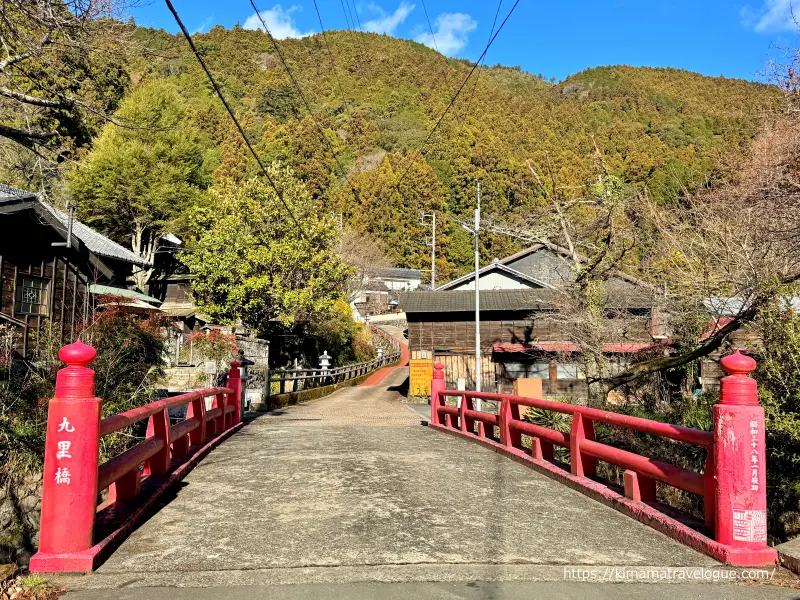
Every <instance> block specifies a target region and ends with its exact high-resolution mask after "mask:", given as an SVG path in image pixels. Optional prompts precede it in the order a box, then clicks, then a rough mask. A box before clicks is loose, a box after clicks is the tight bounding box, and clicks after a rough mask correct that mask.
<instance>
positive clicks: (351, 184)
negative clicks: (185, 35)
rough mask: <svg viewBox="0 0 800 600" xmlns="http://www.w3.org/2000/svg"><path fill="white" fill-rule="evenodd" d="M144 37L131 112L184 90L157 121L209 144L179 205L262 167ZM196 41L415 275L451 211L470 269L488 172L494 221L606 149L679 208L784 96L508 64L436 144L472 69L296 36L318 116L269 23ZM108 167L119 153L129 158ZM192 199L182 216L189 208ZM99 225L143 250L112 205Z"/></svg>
mask: <svg viewBox="0 0 800 600" xmlns="http://www.w3.org/2000/svg"><path fill="white" fill-rule="evenodd" d="M133 35H134V39H135V40H136V42H138V44H139V45H140V46H141V47H143V48H145V49H147V52H145V53H139V54H136V53H131V55H130V56H129V57H128V58H127V59H126V64H125V69H126V70H127V72H128V74H129V76H130V83H129V84H127V85H126V87H125V96H124V97H123V99H122V101H121V104H120V106H121V108H120V110H121V111H124V112H125V114H126V115H127V118H129V119H131V120H134V121H135V120H136V119H137V118H139V119H146V118H147V117H146V115H147V114H150V115H151V116H152V115H154V114H155V113H154V112H153V111H152V110H150V109H151V108H152V107H147V106H143V104H146V103H147V101H148V98H150V97H156V98H163V97H164V96H165V95H166V96H169V95H170V94H171V95H173V96H177V97H178V99H177V100H176V102H173V103H172V104H174V106H172V105H171V106H170V107H168V108H169V112H170V113H172V114H173V116H174V117H175V118H172V119H168V120H167V121H168V122H164V121H163V119H160V117H155V116H153V117H152V119H151V122H150V123H145V124H150V125H153V124H159V125H160V126H167V127H172V126H173V125H174V123H176V122H180V123H181V128H183V129H184V130H185V131H184V133H183V135H182V136H181V139H182V140H183V141H184V142H186V144H189V143H190V145H191V146H192V148H194V152H193V154H192V152H190V151H189V150H187V151H186V152H188V153H189V154H192V158H191V161H190V162H191V164H192V167H191V176H190V177H188V178H187V179H186V182H185V185H183V186H182V189H181V190H180V193H179V194H178V197H179V198H180V201H181V202H189V201H190V200H191V202H195V201H199V200H197V199H198V198H200V197H201V196H203V192H204V191H205V189H207V188H210V187H211V186H213V185H215V184H216V185H219V184H220V183H222V182H226V181H229V182H230V181H233V182H237V181H241V180H243V179H245V178H246V177H247V176H249V175H256V174H257V173H258V169H257V167H256V165H255V163H254V161H253V160H252V159H251V158H249V157H248V155H247V153H246V150H245V148H244V145H243V144H242V142H241V140H240V139H239V138H238V137H237V134H236V132H235V130H234V128H233V126H232V125H231V123H230V120H229V118H228V117H227V115H226V114H225V113H224V110H223V108H222V106H221V105H220V103H219V102H218V101H217V100H216V99H215V98H214V97H213V96H212V93H211V90H210V85H209V84H208V81H207V80H206V78H205V75H204V74H203V73H202V71H201V70H200V67H199V65H198V64H197V62H196V60H195V58H194V57H193V56H192V55H191V53H190V52H189V50H188V47H187V46H186V44H185V42H184V40H183V39H182V38H179V37H176V36H173V35H170V34H167V33H165V32H163V31H156V30H151V29H141V28H137V29H135V31H134V32H133ZM195 38H196V43H197V46H198V48H199V50H200V52H201V53H202V55H203V57H204V58H205V60H206V61H207V63H208V65H209V67H210V68H211V70H212V72H213V73H214V74H215V76H216V77H217V79H218V81H219V82H220V84H221V86H222V88H223V90H224V92H225V94H226V96H227V97H228V99H229V100H230V101H231V102H232V104H233V106H234V109H235V110H236V112H237V115H238V116H239V118H240V120H241V122H242V123H243V125H244V126H245V128H246V130H247V132H248V136H249V139H250V141H251V142H252V143H253V144H254V146H255V148H256V150H257V151H258V153H259V154H260V156H261V157H262V159H263V160H265V161H266V162H271V161H274V160H277V161H280V162H282V163H283V164H286V165H288V166H291V167H292V169H293V170H294V171H295V173H296V174H297V175H298V176H299V178H300V179H301V180H302V181H304V182H305V183H306V185H307V186H308V188H309V191H310V192H311V194H312V197H313V198H314V199H315V200H316V202H317V204H318V206H319V208H320V210H323V211H331V212H337V213H338V212H341V213H343V218H344V221H345V223H347V224H350V225H351V226H352V227H354V228H356V229H358V230H360V231H364V232H369V233H371V234H373V235H374V236H375V237H377V238H378V239H379V240H381V241H382V242H383V243H384V245H385V247H386V250H387V252H388V253H389V254H390V257H391V259H392V260H393V261H394V262H396V263H397V264H398V265H401V266H406V267H416V268H426V267H429V249H428V248H427V246H426V245H425V236H426V235H429V233H430V230H429V228H427V227H425V226H423V225H420V224H419V213H420V212H421V211H425V212H428V213H430V212H432V211H437V212H438V213H439V214H440V215H441V216H442V217H444V218H441V219H440V223H441V224H442V226H441V227H440V230H439V232H438V243H439V248H438V254H439V262H438V264H437V270H438V272H439V279H440V281H441V280H444V279H446V278H449V277H453V276H455V275H457V274H459V273H461V272H463V271H464V270H466V269H468V268H469V265H470V261H471V245H472V242H471V239H470V237H469V234H468V233H467V232H465V231H463V230H462V229H461V228H460V227H459V225H458V222H459V220H461V219H462V218H464V219H469V218H471V214H472V209H473V208H474V206H475V181H476V180H480V181H481V184H482V188H483V209H484V214H485V215H489V216H491V215H496V216H501V217H504V218H506V217H513V216H514V215H523V214H525V213H526V212H528V210H529V209H530V208H531V207H533V206H535V205H538V204H541V203H542V202H544V199H543V197H542V193H541V191H540V190H539V188H538V187H537V186H536V185H535V181H534V179H533V176H532V174H531V172H530V171H529V170H528V169H527V168H526V166H525V161H526V159H531V160H532V161H534V163H536V164H537V165H540V166H542V168H543V169H545V170H546V171H550V172H551V175H552V177H553V178H554V180H555V181H557V183H558V185H560V186H575V187H576V188H579V187H582V186H587V185H588V184H589V183H591V182H593V181H595V180H596V177H597V174H598V164H597V163H598V150H599V152H600V153H602V161H603V163H604V168H607V169H608V170H609V171H610V172H612V173H613V174H614V175H616V176H618V177H620V178H621V179H622V180H623V181H624V182H625V183H627V184H631V185H633V186H636V187H645V186H646V187H647V188H648V190H649V193H650V194H651V196H653V197H654V198H656V199H658V200H660V201H662V202H665V203H673V202H675V201H676V199H678V198H679V197H680V196H682V195H684V194H686V193H691V192H693V191H695V190H696V189H698V188H699V187H703V186H707V185H708V184H709V183H713V182H714V181H716V180H718V179H720V178H723V177H725V176H726V175H727V173H728V169H729V168H731V167H732V166H733V165H736V164H737V163H738V161H739V160H740V159H741V157H742V156H743V152H744V151H745V149H746V148H747V147H748V145H749V143H750V141H751V140H752V138H753V137H754V135H755V132H756V129H757V127H758V124H759V122H760V116H761V114H763V112H764V110H765V109H768V108H771V107H773V106H774V105H775V104H776V103H777V101H778V97H779V95H778V93H777V91H776V89H775V88H772V87H770V86H766V85H762V84H757V83H751V82H745V81H741V80H732V79H725V78H710V77H704V76H701V75H698V74H695V73H690V72H686V71H680V70H675V69H651V68H632V67H625V66H616V67H601V68H596V69H590V70H587V71H584V72H581V73H578V74H575V75H573V76H571V77H569V78H567V79H566V80H565V81H563V82H562V83H560V84H556V85H554V84H550V83H547V82H545V81H543V80H541V79H539V78H538V77H536V76H533V75H530V74H528V73H525V72H522V71H520V70H519V69H518V68H509V67H503V66H495V67H490V68H484V69H481V70H480V71H479V72H478V73H477V76H473V78H472V79H471V80H470V82H469V83H468V84H467V86H466V87H465V89H464V90H463V92H462V94H461V96H460V97H459V99H458V101H457V102H456V104H455V105H454V106H453V107H452V108H451V110H450V112H449V114H448V116H447V117H446V118H445V120H444V121H443V122H442V124H441V126H440V127H439V128H438V130H437V131H436V133H435V134H434V135H433V136H432V137H431V139H430V141H429V143H428V144H427V145H426V146H425V148H424V150H423V152H422V154H420V152H419V149H420V147H421V146H422V144H423V142H424V140H425V139H426V137H427V135H428V132H429V131H430V130H431V129H432V128H433V126H434V124H435V122H436V120H437V119H438V118H439V116H440V115H441V113H442V111H443V110H444V109H445V107H446V106H447V105H448V103H449V101H450V98H451V97H452V95H453V93H454V92H455V90H456V89H457V88H458V86H460V85H461V82H462V81H463V79H464V77H465V76H466V75H467V73H468V72H469V70H470V69H471V68H472V65H471V63H469V62H467V61H464V60H456V59H448V58H446V57H444V56H442V55H440V54H438V53H437V52H435V51H433V50H431V49H429V48H427V47H426V46H423V45H421V44H418V43H415V42H411V41H407V40H400V39H395V38H391V37H388V36H381V35H375V34H361V33H354V32H344V31H339V32H328V33H327V35H326V36H325V37H323V36H322V35H315V36H311V37H307V38H302V39H289V40H284V41H281V42H279V44H280V47H281V50H282V51H283V54H284V55H285V57H286V60H287V63H288V65H289V66H290V68H291V69H292V72H293V75H294V77H295V78H296V80H297V81H298V83H299V84H300V87H301V88H302V90H303V92H304V94H305V96H306V98H307V100H308V102H309V103H310V105H311V107H312V109H313V113H314V118H313V119H312V118H311V116H310V115H309V113H308V111H307V110H306V108H305V106H304V103H303V100H302V99H301V98H300V96H299V94H298V92H297V90H296V88H295V87H294V86H293V85H292V82H291V81H290V79H289V77H288V76H287V74H286V71H285V69H284V68H283V66H282V64H281V61H280V58H279V56H278V54H277V53H276V52H275V49H274V47H273V46H272V44H271V42H270V41H269V39H268V37H267V36H266V34H264V33H262V32H260V31H252V30H245V29H242V28H240V27H236V28H234V29H233V30H225V29H223V28H221V27H216V28H214V29H212V30H211V31H210V32H208V33H207V34H204V35H197V36H195ZM334 64H335V68H334V66H333V65H334ZM153 86H154V87H153ZM153 89H155V90H156V93H155V94H154V95H153V94H151V90H153ZM137 92H138V94H137ZM126 103H127V106H126ZM131 104H135V105H136V106H131ZM156 112H158V111H156ZM137 115H139V117H137ZM153 119H155V121H154V120H153ZM315 120H316V123H318V124H319V126H320V127H321V128H322V129H323V130H324V137H325V140H324V143H323V140H322V139H321V137H322V134H321V133H320V131H319V130H318V128H317V126H316V124H315ZM112 129H119V128H117V127H116V126H115V125H113V124H108V125H106V126H105V128H104V129H103V131H102V134H101V136H100V138H99V140H98V141H96V142H95V145H96V146H97V147H98V148H101V147H102V146H103V142H104V141H105V144H104V145H105V148H106V149H107V150H108V149H109V148H110V147H117V145H118V140H117V139H116V138H118V137H120V136H123V137H124V132H122V133H120V132H119V131H117V133H116V134H114V135H112V134H111V133H110V132H109V131H108V130H112ZM153 135H156V136H157V132H156V133H154V134H153ZM104 137H105V138H114V139H113V140H111V141H109V140H108V139H105V140H104ZM187 140H188V141H187ZM154 143H155V142H154ZM186 144H184V146H185V145H186ZM162 145H166V146H172V145H173V142H171V141H170V142H167V143H166V144H162ZM93 154H96V153H93ZM91 160H99V159H97V158H96V157H95V158H91V157H90V161H91ZM105 160H110V161H115V160H117V159H116V158H115V157H114V156H113V154H112V155H110V156H108V155H107V156H106V157H105ZM153 177H156V178H157V177H159V174H158V173H150V172H147V169H145V168H141V169H140V172H138V173H136V178H137V179H141V178H144V179H146V178H153ZM170 177H174V174H170ZM79 183H80V182H79ZM92 185H97V184H96V182H92ZM128 185H130V182H128ZM165 185H167V187H169V185H168V183H165ZM90 187H91V186H90ZM188 188H194V189H195V191H196V192H197V194H194V195H193V194H191V193H189V192H188V191H187V190H188ZM73 193H74V194H75V195H76V197H77V200H78V201H79V202H80V201H82V200H83V198H82V196H85V197H86V198H87V200H85V202H84V205H83V207H82V209H81V210H82V213H83V215H84V217H85V218H88V219H89V220H92V218H93V212H94V207H93V206H92V202H91V199H92V194H91V189H87V186H86V185H85V182H83V183H82V184H80V185H78V186H77V187H73ZM192 198H194V199H193V200H192ZM166 201H168V202H172V203H174V199H173V198H166ZM185 208H186V210H185V211H183V214H184V215H187V214H190V208H191V207H190V206H186V207H185ZM174 220H175V219H174V218H173V217H170V218H165V219H162V220H161V221H160V222H159V223H158V227H161V228H164V229H171V230H181V228H182V227H184V228H185V227H186V226H187V225H186V223H183V224H181V223H175V222H173V221H174ZM179 220H181V219H179ZM95 225H96V226H97V227H98V228H100V229H103V230H105V231H107V232H108V233H110V234H112V235H115V236H116V237H117V238H118V239H120V241H122V242H124V243H130V242H129V237H128V236H126V235H123V234H122V233H119V232H117V231H116V227H115V224H114V223H109V222H108V219H107V216H106V214H105V213H103V214H102V215H99V216H97V220H96V221H95ZM517 247H518V246H517V242H515V241H514V240H513V239H510V238H507V237H498V236H494V235H489V234H487V235H485V236H484V239H483V240H482V258H483V260H484V261H489V260H491V259H492V258H494V257H499V256H502V255H504V254H507V253H509V252H512V251H514V250H516V249H517Z"/></svg>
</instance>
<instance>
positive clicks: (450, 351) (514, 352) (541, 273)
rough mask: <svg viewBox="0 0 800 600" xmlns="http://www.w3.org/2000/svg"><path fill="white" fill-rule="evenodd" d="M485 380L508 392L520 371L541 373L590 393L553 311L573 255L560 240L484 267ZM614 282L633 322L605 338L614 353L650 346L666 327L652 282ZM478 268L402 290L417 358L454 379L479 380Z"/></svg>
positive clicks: (547, 388)
mask: <svg viewBox="0 0 800 600" xmlns="http://www.w3.org/2000/svg"><path fill="white" fill-rule="evenodd" d="M479 281H480V289H481V294H480V302H481V306H480V308H481V325H480V332H481V382H482V389H483V391H491V392H494V391H500V392H510V391H511V389H512V386H513V382H514V380H515V379H518V378H539V379H542V380H543V382H542V383H543V386H542V388H543V393H544V394H545V395H550V396H558V395H575V396H583V395H585V394H586V383H585V377H584V374H583V372H582V368H581V361H580V353H581V349H580V347H579V346H578V345H576V344H575V343H574V342H573V341H572V340H570V339H568V337H567V336H566V335H565V332H564V330H563V327H562V326H561V324H560V323H559V321H558V320H557V319H555V318H554V316H555V315H556V313H557V312H558V302H557V298H558V294H559V293H560V291H562V290H563V289H564V287H565V286H566V285H568V284H570V283H572V281H573V269H572V262H571V256H570V254H569V253H568V251H567V250H565V249H563V248H560V247H558V246H554V245H548V244H535V245H533V246H531V247H529V248H526V249H525V250H522V251H521V252H518V253H516V254H513V255H511V256H509V257H507V258H505V259H502V260H495V261H493V262H492V263H490V264H489V265H487V266H485V267H483V268H482V269H481V270H480V271H479ZM608 285H609V286H611V288H613V289H615V290H616V291H618V292H621V295H622V296H623V297H624V298H625V302H626V306H625V307H624V308H623V309H622V310H621V311H620V313H621V316H620V315H617V318H620V320H621V321H626V322H627V323H629V325H630V326H629V327H627V328H626V329H627V330H626V332H625V336H624V339H622V340H615V342H616V343H609V344H606V345H605V347H604V349H603V350H604V352H606V353H607V354H608V355H609V358H610V359H611V360H612V361H617V362H620V363H624V362H626V361H627V360H628V358H629V357H630V355H631V354H633V353H635V352H638V351H640V350H643V349H645V348H650V347H652V346H653V344H654V343H655V341H656V340H657V339H658V338H659V337H663V332H661V331H660V330H659V327H660V326H659V323H658V319H657V318H654V315H656V316H657V314H656V313H655V312H654V311H653V306H654V290H653V289H652V288H651V287H650V286H649V285H648V284H646V283H643V282H640V281H637V280H636V279H634V278H632V277H628V276H626V275H624V274H618V275H614V276H612V277H611V278H610V279H609V280H608ZM474 290H475V275H474V273H470V274H468V275H465V276H463V277H460V278H458V279H456V280H454V281H451V282H449V283H446V284H444V285H441V286H439V287H437V288H436V290H434V291H428V292H424V291H415V292H410V293H406V294H403V295H402V296H401V298H400V308H401V309H402V310H404V311H405V313H406V318H407V320H408V339H409V346H410V349H411V357H412V358H423V357H432V358H434V359H435V360H441V361H442V362H443V363H444V365H445V375H446V377H447V383H448V386H456V385H457V384H458V380H459V379H461V380H463V383H464V385H465V386H466V388H467V389H474V386H475V292H474Z"/></svg>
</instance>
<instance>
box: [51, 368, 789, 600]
mask: <svg viewBox="0 0 800 600" xmlns="http://www.w3.org/2000/svg"><path fill="white" fill-rule="evenodd" d="M406 373H407V371H405V372H404V370H399V371H395V372H394V373H392V374H391V375H390V376H389V377H388V378H387V379H386V380H385V381H384V382H383V383H382V384H381V385H380V386H377V387H359V388H348V389H344V390H340V391H338V392H336V393H335V394H333V395H331V396H329V397H327V398H323V399H320V400H317V401H314V402H310V403H307V404H303V405H300V406H295V407H290V408H287V409H285V410H283V411H281V412H280V413H275V414H269V415H265V416H262V417H260V418H258V419H256V420H254V421H253V422H252V423H250V424H249V425H248V426H247V427H245V428H244V429H243V430H242V431H241V432H240V433H238V434H237V435H235V436H233V437H232V438H231V439H230V440H228V441H226V442H225V443H224V444H223V445H222V446H220V447H219V448H218V449H216V450H215V451H214V452H212V453H211V454H210V455H209V456H208V457H206V459H205V460H204V461H203V462H202V463H201V464H200V465H199V466H198V467H197V468H196V469H195V470H194V471H193V472H192V473H191V474H190V475H189V476H188V477H187V478H186V479H185V480H184V482H183V486H182V488H181V489H180V490H178V491H177V492H176V494H175V495H174V497H173V498H171V499H170V500H169V501H168V502H167V503H166V504H165V505H164V506H163V507H162V508H161V509H160V510H159V511H158V512H157V513H156V514H155V515H153V517H152V518H151V519H150V520H149V521H147V522H146V523H145V524H144V525H142V526H141V527H140V528H139V529H138V530H137V531H135V532H134V533H133V534H132V535H131V536H130V538H129V539H128V540H127V541H126V542H125V543H124V544H123V545H122V546H121V547H120V548H119V549H118V550H117V551H116V553H114V555H113V556H112V557H111V558H110V559H109V560H108V561H107V562H106V563H105V564H104V565H103V566H102V567H100V569H99V570H98V571H97V572H96V573H94V574H91V575H88V576H84V577H75V578H65V579H64V580H63V581H62V582H61V583H62V584H64V585H66V586H68V587H69V588H71V589H73V590H76V591H75V592H73V593H72V594H69V595H68V596H67V597H68V598H90V599H91V598H109V597H116V598H150V597H152V598H163V597H164V595H165V592H164V588H173V589H171V590H169V591H168V592H166V594H168V595H169V597H171V598H173V599H175V600H178V599H182V598H192V600H200V599H201V598H240V597H241V598H253V597H267V596H269V597H271V598H295V597H296V598H327V597H331V598H333V597H337V598H349V597H353V598H362V597H363V598H375V597H386V598H400V597H408V596H409V595H415V596H418V597H433V598H462V597H463V598H489V597H492V598H506V597H508V598H523V597H524V598H531V597H537V596H538V595H539V594H538V593H534V594H533V595H531V591H532V590H536V589H539V590H540V592H539V593H541V594H543V595H542V597H549V598H557V597H584V595H583V594H584V592H583V591H581V590H588V589H589V588H587V587H586V584H576V583H574V582H565V581H564V567H565V566H580V567H583V568H598V569H600V570H602V571H603V572H604V571H605V569H606V567H609V566H612V567H623V566H627V567H644V566H657V567H665V568H667V567H669V568H672V570H673V571H680V570H686V569H687V568H694V567H711V568H713V567H715V566H716V563H715V562H714V561H713V560H712V559H710V558H708V557H706V556H704V555H701V554H698V553H697V552H695V551H693V550H690V549H689V548H687V547H685V546H682V545H680V544H678V543H677V542H675V541H673V540H671V539H669V538H667V537H666V536H664V535H662V534H660V533H658V532H656V531H654V530H652V529H650V528H648V527H646V526H645V525H642V524H640V523H639V522H637V521H634V520H633V519H630V518H628V517H626V516H624V515H622V514H620V513H618V512H616V511H614V510H613V509H611V508H608V507H606V506H604V505H602V504H600V503H598V502H595V501H593V500H591V499H589V498H587V497H585V496H583V495H582V494H580V493H578V492H576V491H574V490H572V489H569V488H567V487H565V486H563V485H561V484H559V483H557V482H555V481H552V480H550V479H548V478H547V477H544V476H542V475H540V474H538V473H536V472H534V471H532V470H530V469H527V468H525V467H523V466H522V465H519V464H517V463H515V462H513V461H511V460H508V459H506V458H504V457H502V456H500V455H498V454H496V453H494V452H491V451H489V450H487V449H485V448H481V447H479V446H477V445H475V444H470V443H468V442H466V441H462V440H458V439H455V438H452V437H450V436H445V435H441V434H440V433H438V432H435V431H431V430H429V429H427V428H425V427H421V426H420V415H419V413H418V412H415V411H414V410H413V409H412V408H411V407H409V406H408V405H406V404H404V402H403V400H402V397H401V395H400V394H399V393H398V392H396V391H393V390H392V386H394V385H397V384H399V383H401V381H402V380H403V379H404V378H405V377H406ZM389 582H391V583H392V584H393V585H388V586H386V585H385V584H386V583H389ZM530 582H540V583H536V584H534V583H530ZM543 582H549V583H543ZM276 584H297V585H292V586H281V585H276ZM543 585H547V586H549V587H547V589H546V591H545V588H541V587H537V586H543ZM220 586H222V587H220ZM238 586H244V587H238ZM338 586H345V588H341V587H338ZM382 586H383V587H382ZM498 586H499V587H498ZM526 586H528V587H526ZM530 586H534V587H533V588H531V587H530ZM576 586H577V587H576ZM622 587H624V588H625V590H624V593H623V590H621V589H620V588H622ZM648 587H649V591H648V592H647V595H648V597H651V598H660V597H662V595H660V594H662V592H660V591H659V592H656V590H655V588H653V586H648ZM679 587H680V588H682V589H685V590H686V593H687V595H686V596H685V597H695V598H705V597H708V598H712V597H713V598H720V597H731V598H739V597H741V598H745V597H747V598H762V597H763V598H791V597H793V596H796V593H795V594H792V593H791V590H782V589H780V588H775V587H773V586H765V585H757V586H753V585H750V586H741V585H737V586H726V587H725V588H724V589H725V590H727V591H726V592H725V594H722V595H720V593H719V592H720V589H719V586H717V585H686V586H679ZM145 588H150V589H149V590H148V589H145ZM174 588H178V589H174ZM182 588H190V589H182ZM613 588H616V589H615V590H614V589H613ZM667 588H674V586H667ZM689 588H690V589H691V590H692V591H691V594H689ZM345 589H346V590H347V591H343V590H345ZM604 589H609V590H611V591H608V592H607V593H608V595H607V596H606V595H605V594H606V592H602V593H598V591H597V590H595V591H594V592H591V593H590V592H588V591H586V592H585V594H586V596H585V597H589V596H591V597H592V598H598V597H600V598H602V597H609V598H612V597H613V598H622V597H633V596H629V595H628V594H633V593H635V592H636V590H637V589H640V586H639V585H638V584H628V585H625V586H619V585H616V586H606V588H604ZM661 589H663V588H662V587H659V590H661ZM159 590H160V591H159ZM337 590H338V591H337ZM482 590H483V593H481V591H482ZM487 590H488V591H487ZM492 590H493V591H492ZM570 590H571V591H570ZM784 592H785V593H784ZM254 594H255V595H254ZM487 594H488V595H487ZM667 594H669V597H675V593H674V592H669V591H668V589H667V590H664V593H663V597H664V598H666V597H667Z"/></svg>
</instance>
